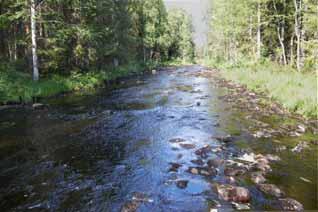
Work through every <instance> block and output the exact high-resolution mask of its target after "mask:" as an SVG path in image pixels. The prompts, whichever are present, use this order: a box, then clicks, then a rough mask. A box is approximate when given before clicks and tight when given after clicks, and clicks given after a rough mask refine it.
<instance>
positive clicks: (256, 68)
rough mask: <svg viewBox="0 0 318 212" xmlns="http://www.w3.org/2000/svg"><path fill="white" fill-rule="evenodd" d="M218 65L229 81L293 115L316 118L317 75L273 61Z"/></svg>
mask: <svg viewBox="0 0 318 212" xmlns="http://www.w3.org/2000/svg"><path fill="white" fill-rule="evenodd" d="M216 66H217V68H219V69H220V72H221V74H222V75H223V76H224V77H225V78H226V79H228V80H232V81H234V82H237V83H241V84H244V85H246V86H247V87H248V88H249V89H251V90H255V91H262V92H266V93H267V94H268V95H269V97H271V99H273V100H274V101H276V102H279V103H280V104H282V105H283V106H284V107H285V108H287V109H288V110H290V111H292V112H295V113H299V114H301V115H303V116H305V117H308V118H317V114H318V102H317V93H318V90H317V72H315V73H312V72H298V71H296V70H294V69H293V68H291V67H283V66H280V65H278V64H275V63H271V62H263V63H262V64H255V63H251V62H250V63H248V62H246V61H243V62H242V61H241V62H239V63H237V64H234V65H233V64H231V65H229V64H225V63H223V64H217V65H216Z"/></svg>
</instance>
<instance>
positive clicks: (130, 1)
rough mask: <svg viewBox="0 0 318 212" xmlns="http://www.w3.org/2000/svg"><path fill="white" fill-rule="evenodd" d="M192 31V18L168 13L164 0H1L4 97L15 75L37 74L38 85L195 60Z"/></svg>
mask: <svg viewBox="0 0 318 212" xmlns="http://www.w3.org/2000/svg"><path fill="white" fill-rule="evenodd" d="M192 31H193V29H192V25H191V18H190V17H189V16H188V15H187V14H186V13H185V12H184V11H183V10H178V11H171V12H167V10H166V8H165V5H164V3H163V1H162V0H147V1H140V0H121V1H116V0H88V1H87V0H85V1H84V0H67V1H55V0H42V1H39V0H30V1H29V0H14V1H13V0H8V1H7V0H6V1H1V3H0V50H1V51H0V70H1V77H0V93H1V92H2V94H3V95H2V97H3V98H4V96H5V95H7V96H8V95H11V94H8V93H10V92H9V91H8V89H6V88H4V87H7V88H8V86H5V85H4V84H6V85H7V84H8V82H7V81H15V80H8V79H7V78H8V74H9V75H10V74H11V75H12V73H13V72H14V73H17V72H18V73H19V74H20V73H25V74H27V75H28V76H31V71H32V69H33V78H34V80H35V81H37V80H38V79H39V76H38V75H39V74H40V78H47V77H48V76H51V75H54V74H59V75H61V74H62V75H64V76H67V75H70V74H72V73H83V72H84V73H88V72H92V71H94V72H96V71H102V72H107V71H108V72H110V71H111V69H114V68H116V67H121V66H125V65H127V64H143V65H145V64H147V63H150V62H151V63H153V62H160V61H166V60H169V59H175V58H179V59H182V60H193V59H194V43H193V42H192ZM138 67H139V66H138ZM9 70H10V71H9ZM8 72H9V73H8ZM38 72H39V74H38ZM9 78H10V77H9ZM11 78H12V77H11ZM13 78H14V77H13ZM99 78H100V77H99ZM1 84H2V86H1ZM1 87H2V88H1ZM9 87H10V86H9ZM71 87H72V86H71ZM10 90H12V89H10ZM22 90H23V89H22ZM12 95H13V96H18V95H17V94H12ZM12 95H11V96H12ZM19 95H20V96H26V94H19ZM29 95H32V94H29ZM4 99H6V98H4ZM8 99H12V98H11V97H8Z"/></svg>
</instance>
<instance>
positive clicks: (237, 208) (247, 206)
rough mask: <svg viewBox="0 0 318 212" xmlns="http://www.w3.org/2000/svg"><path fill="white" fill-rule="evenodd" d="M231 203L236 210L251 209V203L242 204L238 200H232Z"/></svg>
mask: <svg viewBox="0 0 318 212" xmlns="http://www.w3.org/2000/svg"><path fill="white" fill-rule="evenodd" d="M231 205H232V207H233V208H234V209H235V210H238V211H247V210H250V209H251V207H250V205H249V204H240V203H236V202H231Z"/></svg>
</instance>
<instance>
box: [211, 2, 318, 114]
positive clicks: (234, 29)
mask: <svg viewBox="0 0 318 212" xmlns="http://www.w3.org/2000/svg"><path fill="white" fill-rule="evenodd" d="M210 2H211V5H212V6H211V10H210V14H211V15H210V20H209V21H210V28H211V29H210V33H209V36H208V38H209V45H208V47H207V49H206V50H205V59H206V64H209V65H211V66H215V67H219V68H220V70H221V71H223V74H224V76H225V77H226V78H228V79H231V80H234V81H237V82H240V83H243V84H247V85H248V87H249V88H251V89H256V90H257V89H258V90H262V91H265V92H267V93H269V95H270V96H271V97H272V98H274V99H275V100H276V101H278V102H280V103H281V104H283V105H284V106H285V107H286V108H289V109H290V110H291V111H294V112H298V113H301V114H303V115H305V116H309V117H310V116H311V117H317V113H318V108H317V80H316V79H317V70H318V3H317V0H242V1H235V0H227V1H222V0H212V1H210ZM224 14H226V15H224Z"/></svg>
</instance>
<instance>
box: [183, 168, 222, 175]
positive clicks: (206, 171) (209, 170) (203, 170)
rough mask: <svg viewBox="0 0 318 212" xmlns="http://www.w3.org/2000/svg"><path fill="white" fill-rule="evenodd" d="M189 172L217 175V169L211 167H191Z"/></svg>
mask: <svg viewBox="0 0 318 212" xmlns="http://www.w3.org/2000/svg"><path fill="white" fill-rule="evenodd" d="M188 172H190V173H191V174H195V175H202V176H207V177H208V176H215V175H216V174H217V171H216V170H215V169H213V168H210V167H189V169H188Z"/></svg>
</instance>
